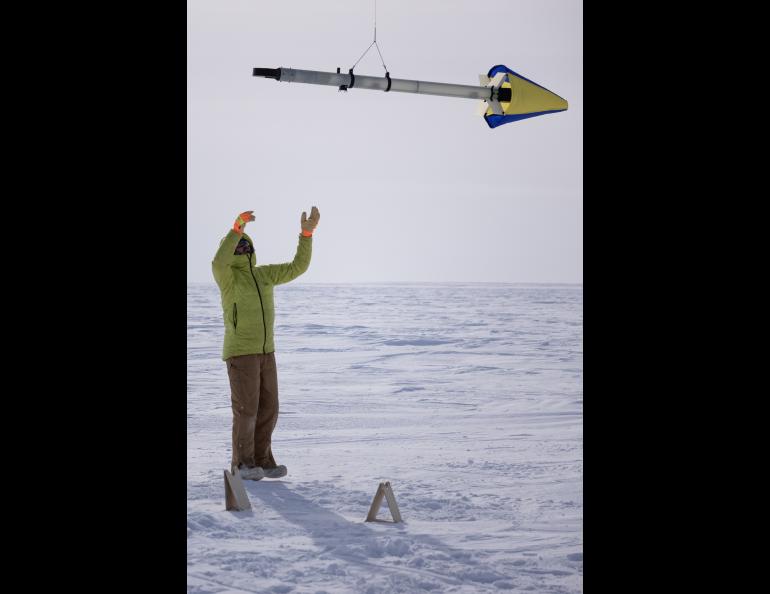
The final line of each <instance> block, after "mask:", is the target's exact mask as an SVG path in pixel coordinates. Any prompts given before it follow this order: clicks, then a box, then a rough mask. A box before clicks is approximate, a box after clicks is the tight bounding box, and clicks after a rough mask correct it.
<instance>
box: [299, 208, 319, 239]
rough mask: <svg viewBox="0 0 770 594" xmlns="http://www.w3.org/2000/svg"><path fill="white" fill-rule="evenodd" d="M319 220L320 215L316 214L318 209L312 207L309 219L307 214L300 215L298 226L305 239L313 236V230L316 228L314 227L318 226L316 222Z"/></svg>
mask: <svg viewBox="0 0 770 594" xmlns="http://www.w3.org/2000/svg"><path fill="white" fill-rule="evenodd" d="M320 220H321V213H320V212H318V209H317V208H316V207H315V206H314V207H313V208H311V209H310V218H307V213H306V212H303V213H302V218H301V219H300V224H301V225H302V235H303V236H305V237H312V236H313V230H314V229H315V228H316V225H318V221H320Z"/></svg>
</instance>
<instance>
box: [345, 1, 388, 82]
mask: <svg viewBox="0 0 770 594" xmlns="http://www.w3.org/2000/svg"><path fill="white" fill-rule="evenodd" d="M372 46H374V47H376V48H377V53H378V54H379V55H380V62H382V67H383V69H384V70H385V72H388V67H387V66H385V59H384V58H383V57H382V52H381V51H380V45H379V44H378V43H377V0H374V41H372V43H370V44H369V47H367V48H366V51H365V52H364V53H363V54H361V57H360V58H358V60H356V63H355V64H353V66H352V68H351V70H353V69H354V68H355V67H356V66H358V63H359V62H360V61H361V60H362V59H363V57H364V56H365V55H366V54H367V53H369V50H370V49H372Z"/></svg>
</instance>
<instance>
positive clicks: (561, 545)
mask: <svg viewBox="0 0 770 594" xmlns="http://www.w3.org/2000/svg"><path fill="white" fill-rule="evenodd" d="M275 299H276V341H275V342H276V359H277V363H278V380H279V391H280V405H281V413H280V417H279V420H278V426H277V427H276V430H275V433H274V434H273V452H274V454H275V456H276V460H277V462H278V463H279V464H286V465H287V466H288V469H289V474H288V476H287V477H285V478H283V479H280V480H262V481H259V482H253V481H245V484H246V490H247V492H248V494H249V498H250V500H251V503H252V507H253V510H252V511H251V512H227V511H225V502H224V484H223V470H224V469H225V468H228V467H229V461H230V431H231V418H232V417H231V412H230V400H229V385H228V379H227V372H226V369H225V365H224V363H223V362H222V361H221V360H220V353H221V347H222V336H223V330H224V329H223V325H222V318H221V309H220V304H219V292H218V290H217V288H216V286H215V285H214V284H213V283H212V284H190V285H188V297H187V303H188V314H187V315H188V339H187V351H188V395H187V500H188V503H187V510H188V511H187V514H188V521H187V526H188V528H187V551H188V552H187V558H188V573H187V575H188V577H187V583H188V591H189V592H276V593H284V592H292V593H322V592H326V593H328V594H337V593H343V592H350V593H374V592H383V593H384V592H387V593H390V592H421V591H425V590H428V591H433V592H442V593H443V592H463V593H465V592H467V593H478V592H499V591H507V590H509V591H517V592H518V591H531V592H582V582H583V577H582V576H583V533H582V525H583V479H582V477H583V429H582V420H583V373H582V369H583V344H582V343H583V331H582V328H583V313H582V312H583V288H582V286H579V285H578V286H576V285H502V284H417V285H415V284H409V285H407V284H381V285H334V286H332V285H316V284H312V285H311V284H296V283H295V284H289V285H285V286H281V287H276V289H275ZM384 480H389V481H390V482H391V484H392V486H393V491H394V493H395V496H396V499H397V501H398V505H399V508H400V510H401V514H402V516H403V519H404V523H403V524H385V523H365V522H364V521H363V520H364V518H365V517H366V514H367V512H368V510H369V506H370V504H371V501H372V498H373V496H374V494H375V492H376V490H377V486H378V484H379V482H380V481H384ZM379 517H380V518H382V519H390V517H389V513H388V508H387V505H386V504H384V505H383V507H382V509H381V511H380V515H379Z"/></svg>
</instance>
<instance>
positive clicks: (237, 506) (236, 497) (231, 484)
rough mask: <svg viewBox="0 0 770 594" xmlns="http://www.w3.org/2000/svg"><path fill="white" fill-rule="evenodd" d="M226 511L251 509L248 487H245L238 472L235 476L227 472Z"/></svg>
mask: <svg viewBox="0 0 770 594" xmlns="http://www.w3.org/2000/svg"><path fill="white" fill-rule="evenodd" d="M225 509H226V510H228V511H245V510H247V509H251V502H250V501H249V496H248V495H247V494H246V487H244V486H243V480H242V479H241V475H240V473H239V472H238V471H237V470H236V471H235V474H232V473H230V472H229V471H227V470H225Z"/></svg>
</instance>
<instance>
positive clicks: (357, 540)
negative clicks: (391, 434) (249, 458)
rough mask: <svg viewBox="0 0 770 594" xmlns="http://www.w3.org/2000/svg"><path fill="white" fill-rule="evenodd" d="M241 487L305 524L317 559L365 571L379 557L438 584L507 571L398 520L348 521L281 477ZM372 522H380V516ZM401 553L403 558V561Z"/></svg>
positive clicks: (490, 579)
mask: <svg viewBox="0 0 770 594" xmlns="http://www.w3.org/2000/svg"><path fill="white" fill-rule="evenodd" d="M247 490H248V493H249V497H250V498H255V499H258V500H260V501H261V502H262V503H263V504H264V505H266V506H268V507H270V508H272V509H273V510H275V511H276V512H278V513H279V514H281V515H282V516H283V517H284V518H285V519H286V520H287V521H289V522H291V523H292V524H295V525H297V526H300V527H301V528H303V529H304V530H306V531H307V533H308V535H309V536H310V537H311V538H312V539H313V541H314V543H315V545H316V546H317V547H318V548H319V549H321V553H320V554H319V558H322V559H323V558H330V559H331V558H336V559H339V560H341V561H343V562H345V563H348V564H354V565H358V566H360V567H361V568H362V569H365V570H367V571H371V570H372V568H382V565H383V563H381V562H380V559H382V558H387V560H386V559H382V560H383V561H386V565H387V566H389V567H390V568H391V569H394V570H397V571H398V572H405V573H407V574H410V575H411V576H412V577H413V578H414V577H417V578H420V579H423V580H424V579H426V578H427V579H430V580H438V581H440V582H441V583H442V584H453V585H459V584H463V583H466V584H467V583H468V582H470V583H475V584H478V583H479V582H480V583H483V584H489V583H491V582H493V581H496V580H504V579H510V577H511V576H505V575H503V574H500V573H499V572H498V571H497V570H495V569H493V568H492V567H489V566H484V564H483V563H479V561H478V560H477V559H474V558H473V556H472V554H471V553H468V552H466V551H461V550H458V549H453V548H451V547H449V546H447V545H446V544H444V543H442V542H441V541H440V540H438V539H437V538H434V537H431V536H428V535H422V534H409V533H408V532H407V531H406V527H405V526H404V524H402V523H397V524H393V525H391V526H388V528H387V532H386V531H383V530H381V529H376V528H375V527H374V526H372V525H371V524H369V523H365V522H364V518H363V517H362V518H361V521H360V522H351V521H350V520H347V519H346V518H344V517H343V516H341V515H339V514H337V513H334V512H333V511H330V510H328V509H326V508H325V507H322V506H320V505H318V504H317V503H315V502H313V501H311V500H309V499H307V498H306V497H303V496H302V495H300V494H299V493H296V492H295V491H292V490H291V489H290V488H289V487H288V486H287V484H286V483H283V482H267V481H261V482H260V483H259V484H255V485H248V486H247ZM383 508H384V509H383V510H382V512H381V513H387V511H386V510H387V504H384V505H383ZM367 511H368V509H367ZM402 513H403V512H402ZM256 515H258V512H256ZM377 524H378V525H379V526H382V524H383V522H377ZM401 558H405V559H404V562H403V563H402V560H401ZM426 559H427V560H428V562H426Z"/></svg>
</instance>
